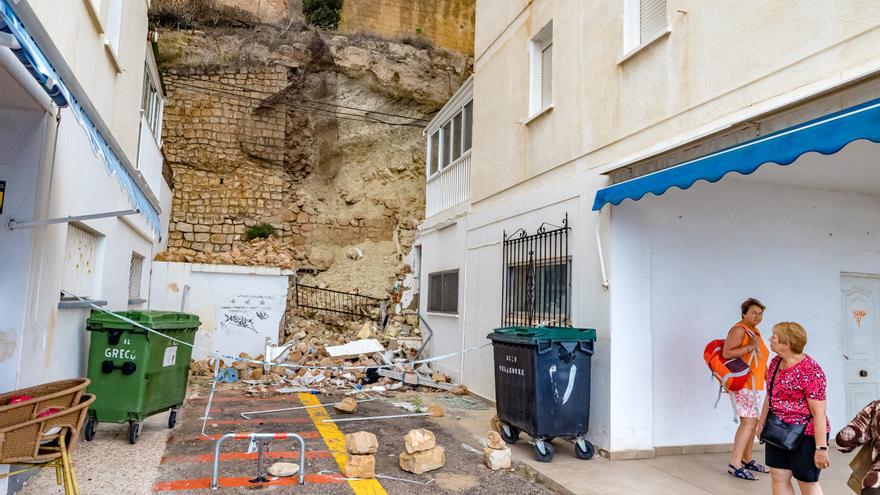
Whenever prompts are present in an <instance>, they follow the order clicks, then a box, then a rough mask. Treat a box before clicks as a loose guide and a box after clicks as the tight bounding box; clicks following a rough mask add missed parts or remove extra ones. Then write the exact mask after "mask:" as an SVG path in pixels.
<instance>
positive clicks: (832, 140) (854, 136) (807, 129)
mask: <svg viewBox="0 0 880 495" xmlns="http://www.w3.org/2000/svg"><path fill="white" fill-rule="evenodd" d="M859 139H866V140H869V141H873V142H875V143H880V99H877V100H872V101H869V102H867V103H863V104H861V105H857V106H854V107H850V108H847V109H844V110H841V111H839V112H835V113H832V114H830V115H826V116H824V117H820V118H818V119H814V120H811V121H809V122H804V123H803V124H798V125H796V126H792V127H789V128H788V129H783V130H781V131H778V132H774V133H772V134H768V135H766V136H761V137H758V138H755V139H752V140H751V141H746V142H745V143H742V144H738V145H735V146H731V147H729V148H726V149H723V150H721V151H717V152H715V153H711V154H709V155H706V156H703V157H700V158H696V159H694V160H690V161H687V162H684V163H681V164H678V165H675V166H673V167H670V168H666V169H663V170H658V171H657V172H653V173H650V174H647V175H643V176H641V177H636V178H634V179H630V180H627V181H624V182H621V183H619V184H614V185H611V186H608V187H605V188H602V189H599V190H598V191H596V198H595V200H594V201H593V211H598V210H601V209H602V207H603V206H605V205H606V204H609V203H610V204H612V205H615V206H616V205H619V204H620V203H621V202H622V201H623V200H625V199H632V200H633V201H638V200H639V199H641V198H642V197H643V196H644V195H645V194H648V193H652V194H655V195H657V196H659V195H661V194H663V193H665V192H666V191H667V190H668V189H669V188H670V187H678V188H681V189H687V188H689V187H691V186H692V185H693V184H694V183H695V182H697V181H698V180H705V181H707V182H718V181H719V180H721V178H722V177H724V176H725V175H727V174H729V173H730V172H737V173H740V174H743V175H748V174H751V173H752V172H754V171H755V170H757V169H758V167H760V166H761V165H764V164H765V163H775V164H777V165H790V164H791V163H793V162H794V161H795V160H797V158H798V157H799V156H801V155H803V154H804V153H808V152H810V151H815V152H817V153H822V154H824V155H830V154H833V153H837V152H838V151H840V150H841V149H842V148H843V147H844V146H846V145H847V144H849V143H851V142H853V141H856V140H859Z"/></svg>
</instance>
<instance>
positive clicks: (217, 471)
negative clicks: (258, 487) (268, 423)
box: [211, 433, 306, 490]
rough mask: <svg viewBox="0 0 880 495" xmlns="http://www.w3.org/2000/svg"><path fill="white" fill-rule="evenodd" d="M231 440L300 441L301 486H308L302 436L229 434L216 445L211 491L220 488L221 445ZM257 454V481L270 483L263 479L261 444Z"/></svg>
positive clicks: (294, 434) (304, 443)
mask: <svg viewBox="0 0 880 495" xmlns="http://www.w3.org/2000/svg"><path fill="white" fill-rule="evenodd" d="M229 438H235V439H238V440H244V439H248V440H261V439H262V440H287V439H291V438H292V439H295V440H297V441H299V484H300V485H305V484H306V474H305V470H306V442H305V441H304V440H303V438H302V437H301V436H299V435H297V434H296V433H227V434H225V435H223V436H222V437H220V438H218V439H217V443H216V444H215V445H214V470H213V472H212V474H211V490H216V489H217V488H219V487H220V486H219V480H220V478H219V474H220V445H222V444H223V442H224V441H225V440H226V439H229ZM257 452H258V453H257V477H256V478H255V480H259V479H260V478H261V477H262V478H263V481H268V480H266V479H265V477H263V446H262V444H260V443H258V444H257Z"/></svg>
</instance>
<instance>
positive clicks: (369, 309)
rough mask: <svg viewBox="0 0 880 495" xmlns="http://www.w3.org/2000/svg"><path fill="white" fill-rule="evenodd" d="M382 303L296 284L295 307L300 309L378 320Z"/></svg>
mask: <svg viewBox="0 0 880 495" xmlns="http://www.w3.org/2000/svg"><path fill="white" fill-rule="evenodd" d="M383 302H384V301H383V300H382V299H377V298H375V297H369V296H362V295H360V294H353V293H351V292H342V291H338V290H331V289H322V288H320V287H313V286H310V285H302V284H300V283H299V282H297V284H296V305H297V306H298V307H300V308H308V309H314V310H317V311H325V312H330V313H339V314H345V315H350V316H356V317H358V318H369V319H373V320H378V319H380V313H381V312H380V311H379V308H380V307H381V305H382V303H383Z"/></svg>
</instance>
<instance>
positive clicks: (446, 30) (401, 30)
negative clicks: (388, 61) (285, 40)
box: [291, 0, 504, 54]
mask: <svg viewBox="0 0 880 495" xmlns="http://www.w3.org/2000/svg"><path fill="white" fill-rule="evenodd" d="M291 1H296V0H291ZM499 1H504V0H499ZM475 8H476V0H345V1H344V2H343V3H342V16H341V19H340V22H339V30H340V31H342V32H349V33H354V32H359V31H366V32H372V33H375V34H379V35H381V36H385V37H389V38H397V37H399V36H421V37H424V38H426V39H428V40H430V41H431V42H433V43H434V45H436V46H439V47H442V48H449V49H451V50H456V51H459V52H462V53H468V54H473V53H474V20H475Z"/></svg>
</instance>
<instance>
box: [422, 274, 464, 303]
mask: <svg viewBox="0 0 880 495" xmlns="http://www.w3.org/2000/svg"><path fill="white" fill-rule="evenodd" d="M428 311H430V312H432V313H452V314H457V313H458V270H450V271H446V272H437V273H431V274H429V275H428Z"/></svg>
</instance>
